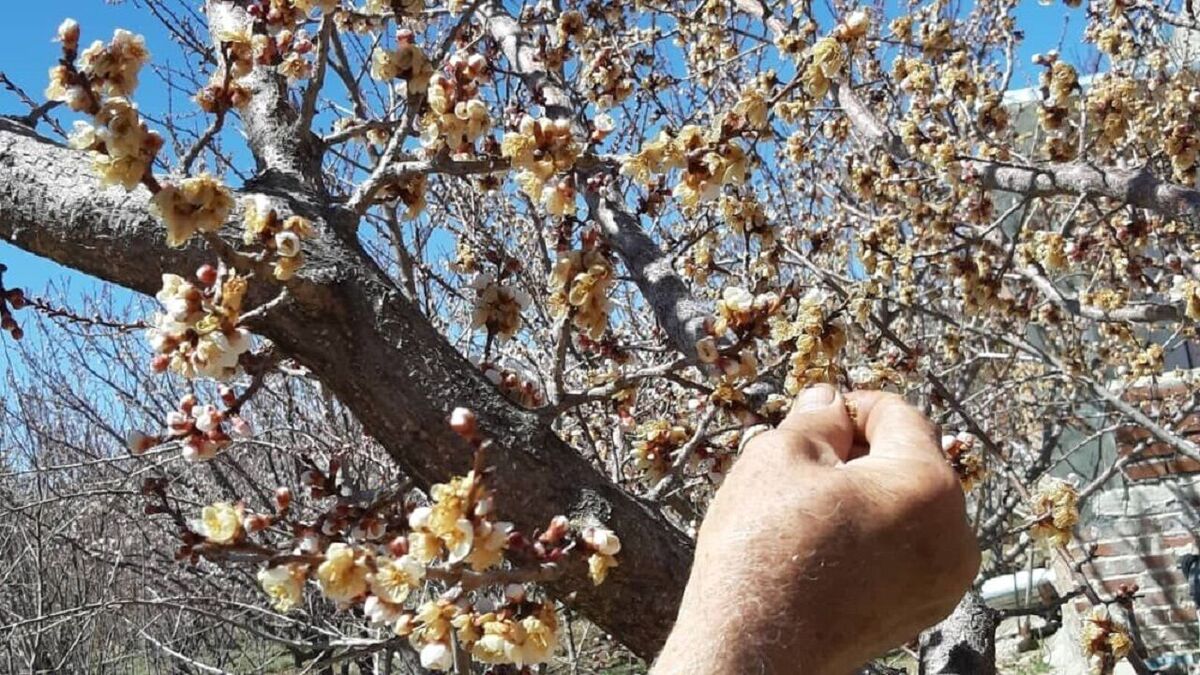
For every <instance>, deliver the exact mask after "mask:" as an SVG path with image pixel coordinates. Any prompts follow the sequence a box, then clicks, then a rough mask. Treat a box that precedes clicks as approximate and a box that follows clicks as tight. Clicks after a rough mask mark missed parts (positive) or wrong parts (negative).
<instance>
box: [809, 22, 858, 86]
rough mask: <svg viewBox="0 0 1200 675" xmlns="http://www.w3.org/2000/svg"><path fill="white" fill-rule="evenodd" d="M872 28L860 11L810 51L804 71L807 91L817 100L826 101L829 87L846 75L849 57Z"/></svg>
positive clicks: (818, 41) (819, 41) (839, 25)
mask: <svg viewBox="0 0 1200 675" xmlns="http://www.w3.org/2000/svg"><path fill="white" fill-rule="evenodd" d="M870 27H871V17H870V16H869V15H868V14H867V13H866V12H865V11H864V10H858V11H856V12H853V13H851V14H850V15H849V16H847V17H846V20H845V21H843V22H842V23H840V24H838V26H837V27H836V28H834V30H833V32H832V33H830V34H829V35H828V36H826V37H823V38H821V39H820V40H817V43H816V44H814V45H813V46H812V49H811V50H810V51H809V62H808V66H807V67H806V68H805V69H804V76H803V82H804V89H805V90H806V91H807V92H808V94H809V95H810V96H812V97H813V98H816V99H820V98H823V97H824V96H825V94H826V93H828V91H829V86H830V84H832V83H834V82H836V81H837V80H838V79H839V78H841V77H842V76H843V75H845V73H846V70H847V68H848V67H849V64H850V56H851V55H852V54H853V51H854V49H855V47H856V46H857V45H858V44H859V43H860V42H861V39H862V38H863V37H865V36H866V34H867V31H868V30H869V29H870Z"/></svg>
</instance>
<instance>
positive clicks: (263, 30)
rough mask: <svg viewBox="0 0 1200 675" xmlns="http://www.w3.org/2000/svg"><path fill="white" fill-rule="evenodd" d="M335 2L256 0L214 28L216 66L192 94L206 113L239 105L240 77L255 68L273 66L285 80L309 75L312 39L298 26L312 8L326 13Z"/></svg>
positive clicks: (244, 96)
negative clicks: (217, 53)
mask: <svg viewBox="0 0 1200 675" xmlns="http://www.w3.org/2000/svg"><path fill="white" fill-rule="evenodd" d="M337 5H338V3H337V1H336V0H317V1H315V2H314V1H311V0H259V1H258V2H254V3H251V4H250V5H249V6H248V7H247V8H246V14H245V16H244V17H236V18H233V17H230V19H229V20H228V21H227V22H225V23H224V24H223V25H222V26H221V27H220V28H219V29H218V30H217V31H216V39H217V41H218V42H219V43H220V45H221V55H222V61H221V67H220V68H218V69H217V70H216V71H215V72H214V73H213V76H212V79H211V80H209V83H208V84H207V85H206V86H205V87H204V88H203V89H201V90H200V92H199V93H198V94H197V95H196V100H197V102H198V103H199V104H200V106H201V107H202V108H203V109H204V110H205V111H207V112H213V113H215V112H219V111H223V110H227V109H228V108H229V107H230V106H233V107H241V106H243V105H245V104H246V103H247V102H249V99H250V94H249V90H248V88H247V87H246V85H245V84H243V83H242V82H241V81H240V80H241V79H242V78H244V77H246V76H247V75H249V74H250V73H251V72H253V71H254V69H255V68H257V67H268V68H271V67H273V68H274V69H275V71H276V72H278V73H279V74H280V75H283V76H285V77H287V79H288V81H289V82H291V83H293V84H294V83H296V82H299V81H300V80H305V79H308V78H309V77H311V76H312V73H313V62H312V60H311V54H312V53H313V50H314V45H313V41H312V38H311V37H310V36H309V35H308V33H307V32H306V31H305V30H304V29H303V28H299V26H300V25H301V24H303V23H304V22H305V21H306V20H307V19H308V15H309V14H310V13H311V12H312V11H313V10H314V9H320V10H321V11H322V12H326V13H328V12H332V11H334V10H335V9H336V8H337Z"/></svg>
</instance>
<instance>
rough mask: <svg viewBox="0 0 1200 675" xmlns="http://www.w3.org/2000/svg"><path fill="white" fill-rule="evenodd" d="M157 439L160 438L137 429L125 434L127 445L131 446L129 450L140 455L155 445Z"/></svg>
mask: <svg viewBox="0 0 1200 675" xmlns="http://www.w3.org/2000/svg"><path fill="white" fill-rule="evenodd" d="M157 440H158V439H156V438H152V437H150V436H147V435H146V434H144V433H142V432H140V431H138V430H137V429H134V430H133V431H130V432H129V433H128V434H127V435H126V436H125V446H126V447H127V448H129V452H131V453H133V454H135V455H140V454H142V453H144V452H146V451H147V450H149V449H150V448H152V447H154V444H155V441H157Z"/></svg>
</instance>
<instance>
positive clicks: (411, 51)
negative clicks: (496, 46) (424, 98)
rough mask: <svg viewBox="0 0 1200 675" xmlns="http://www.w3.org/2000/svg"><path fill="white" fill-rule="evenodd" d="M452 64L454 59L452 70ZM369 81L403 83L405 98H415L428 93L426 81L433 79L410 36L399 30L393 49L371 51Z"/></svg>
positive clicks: (430, 64)
mask: <svg viewBox="0 0 1200 675" xmlns="http://www.w3.org/2000/svg"><path fill="white" fill-rule="evenodd" d="M456 58H460V59H461V57H456ZM479 58H483V57H479ZM454 64H455V62H454V59H451V68H452V69H453V67H454ZM371 77H373V78H375V79H377V80H380V81H382V82H390V81H392V80H397V79H399V80H403V81H404V86H405V94H406V95H407V96H417V95H420V94H424V93H425V92H426V91H428V89H429V80H430V78H432V77H433V64H432V63H430V62H429V58H428V57H426V56H425V52H423V51H421V48H420V47H418V46H417V45H416V43H415V42H414V40H413V32H412V31H411V30H408V29H401V30H399V31H397V32H396V48H395V49H393V50H389V49H384V48H382V47H379V48H377V49H376V50H375V54H374V55H373V56H372V57H371Z"/></svg>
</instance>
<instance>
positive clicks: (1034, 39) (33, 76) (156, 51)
mask: <svg viewBox="0 0 1200 675" xmlns="http://www.w3.org/2000/svg"><path fill="white" fill-rule="evenodd" d="M111 2H112V0H108V1H106V0H40V1H37V2H9V3H6V4H7V5H9V6H8V7H6V10H7V13H6V16H7V20H6V21H4V22H0V44H4V45H5V46H6V49H5V54H6V56H5V57H4V59H3V61H0V70H3V72H4V73H5V74H6V75H7V76H8V77H9V79H11V80H12V81H13V82H15V83H16V84H17V85H19V86H20V87H22V88H23V89H25V90H26V91H27V92H28V93H29V94H30V95H31V96H33V97H35V98H37V99H38V100H40V97H41V92H42V90H43V88H44V87H45V83H46V72H47V70H48V69H49V67H50V66H51V65H53V64H54V62H55V60H56V58H57V55H58V46H57V44H55V43H54V42H52V38H53V36H54V32H55V29H56V28H57V26H58V24H59V23H60V22H61V21H62V20H63V18H65V17H67V16H71V17H74V18H75V19H77V20H79V21H80V23H81V24H82V26H83V33H84V43H85V44H86V43H89V42H91V41H92V40H94V39H107V38H108V37H110V36H111V35H112V31H113V30H114V29H115V28H118V27H123V28H127V29H129V30H131V31H134V32H136V33H140V34H142V35H144V36H145V37H146V41H147V45H148V47H149V48H150V51H151V53H152V54H153V56H154V63H155V65H157V66H160V67H161V66H171V65H179V64H180V62H181V61H182V59H183V58H184V56H183V54H182V52H181V51H180V50H179V49H178V48H177V47H176V46H175V44H174V43H173V42H172V41H171V40H170V39H169V37H168V36H167V34H166V33H165V31H164V30H163V29H162V28H161V27H160V25H159V24H158V22H157V20H155V19H154V18H153V17H152V16H151V15H150V14H149V13H148V12H147V11H146V10H145V9H142V8H139V7H137V6H136V5H135V3H134V2H133V1H132V0H123V1H119V2H116V3H114V4H110V3H111ZM200 4H201V3H200V2H199V0H197V1H196V2H195V3H194V5H195V6H197V7H198V6H200ZM887 4H888V5H889V6H890V5H892V4H893V3H891V2H888V3H887ZM1017 18H1018V25H1019V28H1020V29H1021V30H1023V31H1024V32H1025V41H1024V43H1023V44H1022V45H1021V46H1020V49H1019V52H1018V57H1019V64H1018V70H1017V71H1016V72H1017V76H1016V77H1015V78H1014V80H1013V84H1014V86H1016V87H1022V86H1028V85H1030V84H1032V83H1033V81H1034V78H1036V70H1035V69H1033V68H1030V67H1029V66H1028V64H1029V57H1030V56H1031V55H1032V54H1034V53H1036V52H1039V51H1046V50H1047V49H1051V48H1055V47H1058V48H1059V49H1060V50H1061V51H1062V53H1063V54H1064V55H1065V56H1066V57H1067V58H1068V59H1070V60H1071V61H1074V62H1076V63H1080V62H1084V61H1086V59H1085V58H1084V56H1085V54H1086V52H1088V51H1090V46H1088V45H1083V44H1082V43H1081V42H1080V40H1079V36H1080V34H1081V33H1082V28H1083V24H1084V14H1083V10H1082V9H1076V10H1070V9H1067V8H1066V7H1064V6H1063V5H1061V4H1057V3H1056V4H1053V5H1049V6H1043V5H1041V4H1039V3H1037V2H1032V1H1027V2H1023V3H1022V4H1021V6H1020V7H1019V8H1018V10H1017ZM160 77H161V75H160V74H157V73H146V74H145V75H144V79H143V82H144V83H146V84H147V85H149V86H143V87H142V88H141V89H139V91H138V94H137V101H138V104H139V105H140V107H141V108H142V110H143V111H145V112H147V113H150V114H154V113H157V112H161V111H163V110H165V109H166V107H167V106H168V104H169V103H170V104H173V107H174V108H175V109H176V110H180V109H185V110H190V111H194V106H191V104H190V102H188V101H185V100H183V99H182V96H181V95H179V94H176V95H175V97H176V98H175V100H174V101H169V100H168V94H167V87H165V86H161V84H162V83H161V80H160V79H159V78H160ZM155 84H158V85H159V86H154V85H155ZM24 112H25V110H24V109H23V107H22V106H21V104H20V102H19V101H18V100H17V99H16V97H14V96H13V95H12V94H11V93H9V92H6V91H0V113H5V114H13V113H24ZM61 119H63V121H64V126H65V127H67V128H69V127H70V122H71V120H72V119H73V118H72V117H71V116H70V115H63V116H61ZM190 119H191V122H192V123H193V124H197V125H200V124H204V123H205V120H204V119H203V117H202V116H195V117H192V118H190ZM0 262H3V263H5V264H6V265H8V267H9V272H8V274H7V276H6V281H7V282H8V283H9V285H13V286H20V287H22V288H25V289H27V290H29V291H32V292H34V293H35V294H36V293H40V292H42V291H43V290H44V289H46V287H47V286H48V285H49V284H51V283H52V282H55V283H56V285H58V286H59V287H60V288H61V287H66V288H70V289H71V291H72V292H71V295H73V296H76V297H78V296H79V295H81V294H86V293H88V292H89V291H90V290H94V289H95V287H96V284H97V282H95V281H94V280H90V279H88V278H87V277H84V276H82V275H79V274H76V273H74V272H72V271H70V270H68V269H66V268H63V267H60V266H58V265H56V264H54V263H51V262H48V261H44V260H41V259H38V258H36V257H34V256H31V255H29V254H26V253H23V252H21V251H20V250H17V249H15V248H13V247H11V246H9V245H7V244H5V243H3V242H0ZM118 297H119V296H118ZM0 341H2V339H0Z"/></svg>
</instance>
